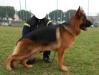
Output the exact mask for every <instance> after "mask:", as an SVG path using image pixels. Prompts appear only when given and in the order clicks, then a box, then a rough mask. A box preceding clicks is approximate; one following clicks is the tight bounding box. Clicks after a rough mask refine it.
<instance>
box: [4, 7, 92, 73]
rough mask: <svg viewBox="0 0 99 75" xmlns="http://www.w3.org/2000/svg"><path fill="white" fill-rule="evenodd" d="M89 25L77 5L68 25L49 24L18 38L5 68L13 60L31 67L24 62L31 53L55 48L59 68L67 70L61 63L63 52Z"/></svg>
mask: <svg viewBox="0 0 99 75" xmlns="http://www.w3.org/2000/svg"><path fill="white" fill-rule="evenodd" d="M90 25H91V22H90V21H89V20H87V18H86V15H85V14H84V12H83V11H82V10H81V9H80V7H79V8H78V10H77V11H76V13H75V15H74V16H73V17H72V18H71V19H70V22H69V23H68V25H57V26H50V27H45V28H42V29H39V30H36V31H33V32H30V33H29V34H27V35H26V36H24V37H22V38H20V39H19V40H18V42H17V44H16V47H15V49H14V51H13V53H12V54H10V55H9V57H8V58H7V60H6V62H5V66H6V69H7V70H12V69H13V68H14V62H15V61H19V62H20V63H21V64H22V65H24V66H25V67H27V68H29V67H32V65H28V64H26V62H27V59H28V58H29V57H30V56H31V55H32V54H35V53H36V52H40V51H45V50H51V51H52V50H56V51H57V52H58V64H59V68H60V70H62V71H68V69H67V67H66V66H64V64H63V53H64V51H65V50H66V49H67V48H70V47H71V45H72V43H73V41H74V40H75V38H76V37H77V36H78V35H79V34H80V31H81V30H86V28H87V27H89V26H90Z"/></svg>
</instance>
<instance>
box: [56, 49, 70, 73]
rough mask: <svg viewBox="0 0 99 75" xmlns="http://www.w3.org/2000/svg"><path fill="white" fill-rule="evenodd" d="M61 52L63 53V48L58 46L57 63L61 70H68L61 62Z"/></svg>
mask: <svg viewBox="0 0 99 75" xmlns="http://www.w3.org/2000/svg"><path fill="white" fill-rule="evenodd" d="M63 53H64V49H63V48H59V49H58V64H59V67H60V69H61V70H62V71H68V69H67V67H66V66H64V64H63Z"/></svg>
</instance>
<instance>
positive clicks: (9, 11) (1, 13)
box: [0, 6, 76, 22]
mask: <svg viewBox="0 0 99 75" xmlns="http://www.w3.org/2000/svg"><path fill="white" fill-rule="evenodd" d="M75 12H76V10H68V11H66V12H63V11H62V10H54V11H52V12H50V13H49V14H47V15H46V16H47V17H48V18H50V19H51V20H52V21H56V22H57V21H60V22H62V21H68V20H69V19H70V17H71V16H73V15H74V13H75ZM15 14H17V15H18V16H19V18H20V19H21V20H23V21H26V20H28V19H29V18H30V17H31V16H32V15H33V14H32V13H31V12H30V11H27V10H20V11H16V10H15V9H14V7H12V6H0V21H2V20H8V19H9V18H11V19H14V16H15Z"/></svg>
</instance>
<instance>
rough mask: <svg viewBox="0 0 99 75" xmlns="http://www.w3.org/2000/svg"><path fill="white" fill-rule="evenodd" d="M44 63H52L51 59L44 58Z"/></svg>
mask: <svg viewBox="0 0 99 75" xmlns="http://www.w3.org/2000/svg"><path fill="white" fill-rule="evenodd" d="M43 60H44V62H46V63H51V61H50V59H49V58H43Z"/></svg>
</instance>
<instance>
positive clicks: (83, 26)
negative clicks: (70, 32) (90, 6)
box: [80, 15, 92, 31]
mask: <svg viewBox="0 0 99 75" xmlns="http://www.w3.org/2000/svg"><path fill="white" fill-rule="evenodd" d="M91 25H92V23H91V21H89V20H88V19H87V18H86V16H85V15H84V17H83V23H82V24H81V25H80V29H82V30H84V31H85V30H86V29H87V27H90V26H91Z"/></svg>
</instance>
